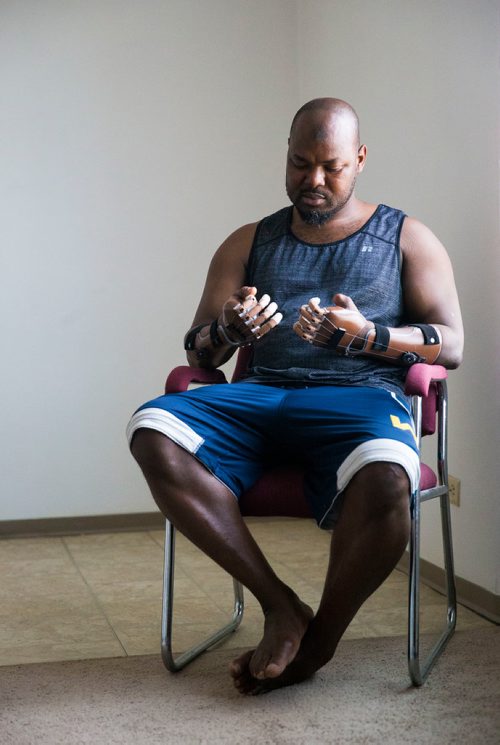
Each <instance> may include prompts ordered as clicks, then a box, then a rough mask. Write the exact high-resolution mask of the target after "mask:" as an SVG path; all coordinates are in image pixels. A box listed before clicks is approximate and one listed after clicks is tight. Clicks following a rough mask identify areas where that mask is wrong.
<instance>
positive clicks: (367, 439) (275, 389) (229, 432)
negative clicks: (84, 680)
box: [127, 382, 420, 528]
mask: <svg viewBox="0 0 500 745" xmlns="http://www.w3.org/2000/svg"><path fill="white" fill-rule="evenodd" d="M142 427H146V428H149V429H155V430H157V431H158V432H162V433H163V434H164V435H166V436H167V437H169V438H170V439H172V440H173V441H174V442H176V443H177V444H178V445H180V446H181V447H183V448H184V449H185V450H187V451H188V452H190V453H191V454H192V455H194V456H195V457H196V458H197V459H198V460H199V461H200V462H201V463H203V465H204V466H205V467H206V468H207V469H208V470H209V471H210V472H211V473H212V474H213V475H214V476H215V477H216V478H217V479H219V480H220V481H221V482H222V483H224V484H225V485H226V486H227V487H228V489H230V491H231V492H232V493H233V494H234V495H235V496H236V497H237V498H238V497H239V496H240V495H241V494H242V493H243V492H244V491H246V490H247V489H248V488H249V487H250V486H252V484H253V483H254V482H255V481H256V480H257V479H258V477H259V476H260V474H261V473H262V471H263V469H264V468H265V467H266V464H267V463H271V462H272V463H274V464H276V463H277V462H281V461H283V462H286V461H292V462H293V463H298V462H300V463H303V465H304V467H305V481H304V483H305V489H306V496H307V499H308V501H309V504H310V506H311V509H312V512H313V514H314V516H315V518H316V520H317V522H318V524H319V525H320V526H321V527H322V528H331V527H332V525H333V524H334V523H335V521H336V520H337V519H338V515H339V512H340V507H341V499H340V497H341V494H342V492H343V490H344V489H345V488H346V486H347V484H348V483H349V481H350V480H351V478H352V477H353V476H354V474H356V473H357V472H358V471H359V470H360V469H361V468H362V467H363V466H365V465H367V464H368V463H373V462H380V461H387V462H391V463H397V464H399V465H400V466H402V467H403V468H404V469H405V471H406V473H407V474H408V477H409V480H410V485H411V491H412V492H414V491H415V490H416V488H417V486H418V481H419V477H420V462H419V457H418V450H417V443H416V439H415V431H414V426H413V421H412V417H411V413H410V410H409V408H408V404H407V403H406V401H405V400H404V399H403V398H402V397H401V398H399V397H398V396H397V395H396V394H395V393H392V392H389V391H386V390H384V389H382V388H368V387H360V386H348V387H346V386H311V387H303V388H296V387H293V388H290V387H281V386H275V385H263V384H256V383H249V382H239V383H230V384H224V383H223V384H218V385H210V386H204V387H202V388H196V389H193V390H189V391H186V392H184V393H170V394H168V395H165V396H160V397H159V398H156V399H154V400H153V401H149V402H148V403H146V404H144V406H141V408H140V409H138V410H137V411H136V413H135V414H134V415H133V416H132V419H131V420H130V422H129V424H128V427H127V437H128V440H129V443H131V442H132V438H133V435H134V432H136V431H137V430H138V429H140V428H142Z"/></svg>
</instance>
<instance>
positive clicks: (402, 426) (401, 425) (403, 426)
mask: <svg viewBox="0 0 500 745" xmlns="http://www.w3.org/2000/svg"><path fill="white" fill-rule="evenodd" d="M391 422H392V426H393V427H396V429H404V430H408V431H409V432H411V434H412V435H413V439H414V440H415V443H416V444H417V445H418V442H417V436H416V434H415V430H414V429H413V427H412V426H411V424H408V422H402V421H401V419H400V418H399V417H398V416H394V414H391Z"/></svg>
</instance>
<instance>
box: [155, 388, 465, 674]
mask: <svg viewBox="0 0 500 745" xmlns="http://www.w3.org/2000/svg"><path fill="white" fill-rule="evenodd" d="M432 385H435V386H436V392H437V412H436V416H437V471H438V473H437V485H436V486H434V487H432V488H429V489H425V490H420V487H419V489H418V490H417V492H416V494H415V495H414V497H413V499H412V502H411V507H410V511H411V533H410V541H409V571H408V584H409V587H408V592H409V603H408V669H409V674H410V678H411V681H412V683H413V685H415V686H421V685H422V684H423V683H424V682H425V680H426V678H427V676H428V675H429V672H430V671H431V668H432V667H433V665H434V664H435V663H436V661H437V660H438V658H439V656H440V655H441V653H442V652H443V650H444V648H445V646H446V644H447V643H448V641H449V639H450V637H451V636H452V634H453V632H454V629H455V625H456V617H457V604H456V590H455V575H454V567H453V548H452V536H451V517H450V501H449V487H448V457H447V455H448V452H447V451H448V438H447V401H448V399H447V386H446V380H444V379H439V380H434V381H433V382H432ZM412 407H413V417H414V421H415V430H416V432H417V438H418V445H419V448H420V440H421V429H422V397H421V396H416V395H415V396H413V397H412ZM435 498H439V500H440V507H441V523H442V540H443V551H444V563H445V576H446V598H447V616H446V626H445V628H444V630H443V631H442V633H441V635H440V636H439V638H438V640H437V642H436V643H435V645H434V646H433V647H432V649H431V650H430V652H429V653H428V654H427V656H426V657H425V658H424V659H423V660H421V659H420V526H421V505H422V503H423V502H426V501H428V500H431V499H435ZM175 533H176V531H175V528H174V526H173V525H172V523H171V522H170V521H169V520H166V526H165V557H164V578H163V600H162V622H161V654H162V660H163V663H164V665H165V667H166V668H167V669H168V670H170V672H177V671H179V670H182V668H184V667H185V666H186V665H188V664H189V663H190V662H191V661H192V660H194V659H195V658H196V657H198V656H199V655H200V654H202V653H203V652H204V651H206V650H207V649H209V648H210V647H213V646H215V645H216V644H218V643H219V642H221V641H222V640H223V639H225V638H226V637H227V636H229V634H232V633H233V632H234V631H236V629H237V628H238V626H239V625H240V623H241V620H242V618H243V611H244V599H243V586H242V585H241V584H240V583H239V582H238V581H237V580H235V579H234V578H233V586H234V606H233V613H232V617H231V619H230V621H229V622H228V623H227V624H225V625H224V626H223V627H221V628H220V629H218V630H217V631H216V632H214V633H213V634H211V635H210V636H209V637H207V638H206V639H204V640H203V641H201V642H200V643H199V644H197V645H195V646H194V647H192V648H191V649H188V650H187V651H185V652H183V653H181V654H179V655H177V656H174V653H173V651H172V642H173V610H174V571H175Z"/></svg>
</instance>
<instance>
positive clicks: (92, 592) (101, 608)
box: [61, 536, 130, 657]
mask: <svg viewBox="0 0 500 745" xmlns="http://www.w3.org/2000/svg"><path fill="white" fill-rule="evenodd" d="M61 540H62V543H63V546H64V548H65V550H66V553H67V554H68V556H69V558H70V560H71V562H72V564H73V566H74V567H75V569H76V571H77V572H78V574H79V575H80V577H81V578H82V580H83V581H84V583H85V585H86V587H87V589H88V591H89V593H90V595H91V597H92V600H93V601H94V602H95V604H96V606H97V608H98V609H99V611H100V612H101V613H102V615H103V616H104V618H105V619H106V623H107V624H108V626H109V628H110V629H111V631H112V633H113V636H114V637H115V639H116V641H117V642H118V644H119V645H120V647H121V648H122V650H123V653H124V655H125V657H130V655H129V654H128V652H127V650H126V649H125V647H124V646H123V643H122V641H121V639H120V637H119V636H118V634H117V633H116V631H115V629H114V628H113V624H112V623H111V621H110V619H109V618H108V615H107V613H106V611H105V610H104V608H103V606H102V604H101V602H100V600H99V598H98V597H97V595H96V594H95V592H94V590H93V589H92V587H91V586H90V585H89V583H88V582H87V579H86V577H85V575H84V574H83V572H82V570H81V569H80V567H79V566H78V563H77V561H76V559H75V557H74V556H73V554H72V553H71V550H70V548H69V546H68V544H67V543H66V538H65V537H64V536H61Z"/></svg>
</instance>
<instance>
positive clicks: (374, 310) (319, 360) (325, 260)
mask: <svg viewBox="0 0 500 745" xmlns="http://www.w3.org/2000/svg"><path fill="white" fill-rule="evenodd" d="M292 210H293V208H292V207H285V208H284V209H282V210H280V211H279V212H275V213H274V214H273V215H270V216H269V217H266V218H264V219H263V220H262V221H261V222H260V223H259V225H258V227H257V231H256V235H255V239H254V243H253V246H252V250H251V252H250V257H249V263H248V268H247V278H246V284H247V285H249V286H255V287H257V289H258V296H259V297H260V296H261V295H263V294H264V293H267V294H269V295H270V296H271V298H272V300H274V301H275V302H276V303H277V304H278V306H279V310H281V312H282V313H283V320H282V322H281V323H280V324H279V326H277V327H276V328H275V329H274V330H273V331H272V333H270V334H267V335H266V336H264V337H263V338H262V339H261V340H260V341H259V342H258V343H257V344H256V345H255V346H254V349H253V357H252V361H251V367H250V368H249V370H248V375H247V378H246V379H247V380H248V381H251V382H261V383H277V384H287V383H291V384H293V383H294V382H296V383H300V382H302V383H305V384H306V385H307V384H309V385H310V384H314V383H316V384H322V385H367V386H375V387H383V388H387V389H388V390H392V391H396V392H401V389H402V387H403V383H404V378H405V370H404V368H401V367H397V366H395V365H391V364H384V362H383V360H375V359H373V358H370V357H361V356H359V357H341V356H339V355H337V354H336V353H335V352H333V351H331V350H327V349H320V348H318V347H314V346H312V345H311V344H307V342H304V341H303V340H301V339H300V338H299V337H298V336H297V335H296V334H295V332H294V331H293V329H292V326H293V324H294V323H295V321H296V320H297V318H298V314H299V308H300V306H301V305H304V304H305V303H307V301H308V300H309V298H311V297H319V298H320V299H321V305H331V304H332V296H333V295H334V294H335V293H337V292H341V293H343V294H345V295H349V296H350V297H352V299H353V300H354V302H355V303H356V305H357V307H358V308H359V310H360V311H361V313H363V315H364V316H365V317H366V318H368V319H369V320H371V321H374V322H376V323H380V324H382V325H384V326H401V325H402V323H403V297H402V288H401V252H400V247H399V236H400V233H401V227H402V224H403V220H404V217H405V215H404V213H403V212H401V211H400V210H396V209H393V208H392V207H387V206H386V205H383V204H381V205H379V206H378V207H377V209H376V210H375V212H374V213H373V215H372V216H371V218H370V219H369V220H368V221H367V222H366V223H365V224H364V225H363V227H361V228H360V229H359V230H358V231H357V232H356V233H353V235H350V236H349V237H347V238H344V239H343V240H340V241H335V242H334V243H326V244H313V243H304V242H302V241H300V240H299V239H298V238H296V237H295V236H294V235H293V233H292V231H291V219H292Z"/></svg>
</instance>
